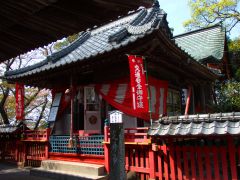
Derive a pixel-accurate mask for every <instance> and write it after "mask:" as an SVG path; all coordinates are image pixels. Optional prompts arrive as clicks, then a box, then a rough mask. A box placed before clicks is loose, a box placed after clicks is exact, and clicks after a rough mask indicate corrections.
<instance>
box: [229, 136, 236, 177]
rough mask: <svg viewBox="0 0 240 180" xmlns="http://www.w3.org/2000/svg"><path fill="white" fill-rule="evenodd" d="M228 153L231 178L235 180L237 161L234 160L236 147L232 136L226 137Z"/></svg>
mask: <svg viewBox="0 0 240 180" xmlns="http://www.w3.org/2000/svg"><path fill="white" fill-rule="evenodd" d="M228 153H229V159H230V167H231V175H232V180H237V179H238V178H237V162H236V148H235V146H234V141H233V137H228Z"/></svg>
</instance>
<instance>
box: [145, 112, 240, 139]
mask: <svg viewBox="0 0 240 180" xmlns="http://www.w3.org/2000/svg"><path fill="white" fill-rule="evenodd" d="M225 134H231V135H239V134H240V112H237V113H234V114H232V113H224V114H219V113H218V114H211V115H209V114H203V115H191V116H179V117H168V118H167V120H166V117H165V118H163V119H162V120H160V121H159V122H155V123H153V125H152V126H151V128H150V129H149V132H148V135H150V136H196V135H198V136H199V135H200V136H201V135H225Z"/></svg>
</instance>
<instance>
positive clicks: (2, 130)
mask: <svg viewBox="0 0 240 180" xmlns="http://www.w3.org/2000/svg"><path fill="white" fill-rule="evenodd" d="M22 124H23V123H22V122H21V121H16V122H15V123H14V124H11V125H10V124H2V125H0V134H11V133H14V132H16V131H17V130H19V129H20V128H21V125H22Z"/></svg>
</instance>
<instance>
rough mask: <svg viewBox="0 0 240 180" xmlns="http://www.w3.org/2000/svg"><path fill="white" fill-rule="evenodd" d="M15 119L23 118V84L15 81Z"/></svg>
mask: <svg viewBox="0 0 240 180" xmlns="http://www.w3.org/2000/svg"><path fill="white" fill-rule="evenodd" d="M16 119H17V120H23V119H24V85H23V84H19V83H16Z"/></svg>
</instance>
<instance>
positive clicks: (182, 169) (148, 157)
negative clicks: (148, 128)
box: [105, 128, 240, 180]
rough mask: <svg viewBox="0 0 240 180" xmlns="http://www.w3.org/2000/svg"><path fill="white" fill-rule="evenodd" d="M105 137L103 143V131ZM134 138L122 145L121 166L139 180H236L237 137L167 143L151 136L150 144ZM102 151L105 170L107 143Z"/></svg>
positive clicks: (239, 145)
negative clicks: (123, 153) (103, 152)
mask: <svg viewBox="0 0 240 180" xmlns="http://www.w3.org/2000/svg"><path fill="white" fill-rule="evenodd" d="M135 130H136V131H138V129H135ZM142 133H143V132H142ZM134 134H135V135H139V134H138V133H137V132H136V133H134ZM106 135H107V136H106ZM132 135H133V134H132ZM141 135H144V134H141ZM126 136H128V135H126ZM105 137H106V138H105V141H107V140H109V139H108V138H107V137H109V133H108V129H107V128H105ZM142 137H144V136H142ZM132 138H134V137H133V136H132ZM126 139H127V138H126ZM137 139H138V141H137V142H134V141H132V142H127V141H126V142H125V148H126V150H125V165H126V171H135V172H136V173H137V174H138V176H139V179H141V180H145V179H146V180H147V179H156V180H162V179H164V180H170V179H171V180H189V179H195V180H197V179H199V180H205V179H206V180H228V179H229V180H230V179H232V180H237V179H240V138H238V137H230V136H228V137H227V136H225V137H221V138H218V137H211V138H210V137H209V138H206V137H205V138H202V137H198V138H195V139H192V138H185V139H184V138H179V139H178V138H175V139H170V140H169V139H160V138H155V137H154V138H153V137H152V139H151V140H152V142H155V143H150V142H149V140H150V139H148V141H147V140H146V139H145V138H143V141H142V142H140V141H139V138H137ZM105 150H106V151H105V166H106V169H107V170H108V171H109V153H108V152H109V142H108V143H107V142H105Z"/></svg>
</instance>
